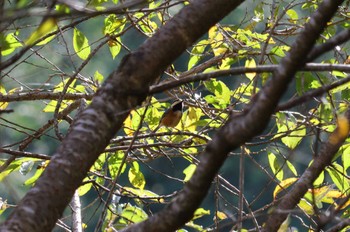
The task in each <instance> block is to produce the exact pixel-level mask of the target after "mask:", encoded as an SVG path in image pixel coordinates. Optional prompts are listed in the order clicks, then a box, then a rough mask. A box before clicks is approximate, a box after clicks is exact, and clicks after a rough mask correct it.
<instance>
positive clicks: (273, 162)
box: [268, 153, 283, 181]
mask: <svg viewBox="0 0 350 232" xmlns="http://www.w3.org/2000/svg"><path fill="white" fill-rule="evenodd" d="M268 160H269V164H270V168H271V170H272V173H273V174H274V175H275V176H276V178H277V179H278V180H279V181H282V180H283V170H282V167H281V165H280V164H279V162H278V159H277V157H276V155H275V154H273V153H269V154H268Z"/></svg>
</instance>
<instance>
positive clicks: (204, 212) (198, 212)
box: [192, 208, 210, 220]
mask: <svg viewBox="0 0 350 232" xmlns="http://www.w3.org/2000/svg"><path fill="white" fill-rule="evenodd" d="M206 215H210V210H205V209H203V208H198V209H196V211H195V212H194V215H193V218H192V220H196V219H198V218H201V217H203V216H206Z"/></svg>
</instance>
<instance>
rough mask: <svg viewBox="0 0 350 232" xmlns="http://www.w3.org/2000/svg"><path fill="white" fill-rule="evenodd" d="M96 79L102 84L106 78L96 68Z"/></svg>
mask: <svg viewBox="0 0 350 232" xmlns="http://www.w3.org/2000/svg"><path fill="white" fill-rule="evenodd" d="M94 80H95V81H96V82H97V83H98V84H99V85H100V84H102V82H103V80H104V76H103V75H102V74H101V73H100V72H99V71H98V70H96V72H95V74H94Z"/></svg>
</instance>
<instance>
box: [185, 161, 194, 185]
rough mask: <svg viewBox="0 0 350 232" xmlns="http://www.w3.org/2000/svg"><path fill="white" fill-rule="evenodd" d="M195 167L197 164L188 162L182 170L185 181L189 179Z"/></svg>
mask: <svg viewBox="0 0 350 232" xmlns="http://www.w3.org/2000/svg"><path fill="white" fill-rule="evenodd" d="M196 168H197V166H196V165H195V164H190V165H189V166H188V167H187V168H185V169H184V170H183V174H185V179H184V181H185V182H187V181H189V180H190V179H191V177H192V175H193V173H194V171H195V170H196Z"/></svg>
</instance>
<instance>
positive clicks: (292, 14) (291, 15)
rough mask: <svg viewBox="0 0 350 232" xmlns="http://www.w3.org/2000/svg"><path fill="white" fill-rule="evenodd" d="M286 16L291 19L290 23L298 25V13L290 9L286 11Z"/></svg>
mask: <svg viewBox="0 0 350 232" xmlns="http://www.w3.org/2000/svg"><path fill="white" fill-rule="evenodd" d="M286 14H287V15H288V16H289V18H290V20H289V21H290V22H292V23H297V21H298V19H299V16H298V13H297V12H296V11H295V10H293V9H289V10H287V11H286Z"/></svg>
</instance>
